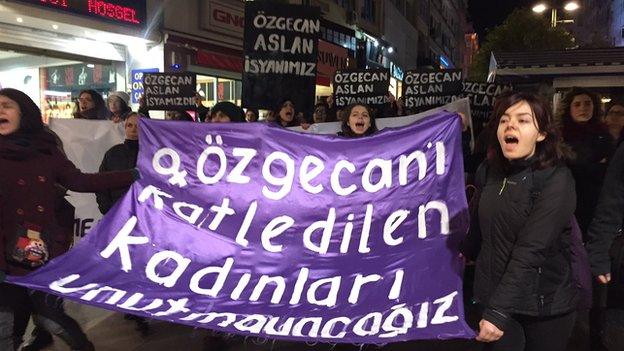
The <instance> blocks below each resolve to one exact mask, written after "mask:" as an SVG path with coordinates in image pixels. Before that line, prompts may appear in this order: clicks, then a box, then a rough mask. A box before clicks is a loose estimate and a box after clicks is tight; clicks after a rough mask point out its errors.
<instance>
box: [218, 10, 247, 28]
mask: <svg viewBox="0 0 624 351" xmlns="http://www.w3.org/2000/svg"><path fill="white" fill-rule="evenodd" d="M212 18H214V20H215V21H217V22H221V23H226V24H231V25H234V26H236V27H240V28H245V17H243V16H237V15H233V14H231V13H228V12H225V11H222V10H220V9H214V11H212Z"/></svg>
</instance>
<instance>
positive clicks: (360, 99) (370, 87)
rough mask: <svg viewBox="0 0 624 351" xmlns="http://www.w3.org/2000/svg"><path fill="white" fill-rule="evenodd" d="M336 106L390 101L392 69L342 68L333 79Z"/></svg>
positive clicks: (373, 104)
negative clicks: (389, 90)
mask: <svg viewBox="0 0 624 351" xmlns="http://www.w3.org/2000/svg"><path fill="white" fill-rule="evenodd" d="M333 83H334V84H333V85H334V101H335V102H336V106H339V107H344V106H348V105H351V104H356V103H357V104H364V105H369V106H381V105H384V104H386V103H388V101H389V100H388V88H389V87H390V71H389V70H387V69H366V70H341V71H336V73H335V74H334V79H333Z"/></svg>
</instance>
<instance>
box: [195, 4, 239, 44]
mask: <svg viewBox="0 0 624 351" xmlns="http://www.w3.org/2000/svg"><path fill="white" fill-rule="evenodd" d="M244 4H245V3H244V2H243V1H240V0H202V1H201V5H202V7H201V9H202V11H201V13H205V14H207V16H202V17H201V22H200V27H201V28H202V29H203V30H206V31H209V32H213V33H218V34H220V35H224V36H228V37H233V38H236V39H240V40H242V39H243V31H244V29H245V8H244Z"/></svg>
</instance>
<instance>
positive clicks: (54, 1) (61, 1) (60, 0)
mask: <svg viewBox="0 0 624 351" xmlns="http://www.w3.org/2000/svg"><path fill="white" fill-rule="evenodd" d="M41 2H42V3H45V4H50V5H56V6H61V7H67V0H41Z"/></svg>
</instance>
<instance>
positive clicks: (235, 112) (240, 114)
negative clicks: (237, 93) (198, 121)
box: [210, 101, 245, 122]
mask: <svg viewBox="0 0 624 351" xmlns="http://www.w3.org/2000/svg"><path fill="white" fill-rule="evenodd" d="M219 111H221V112H223V113H224V114H226V115H227V116H228V117H230V122H245V112H244V111H243V109H242V108H240V107H238V106H236V105H234V104H233V103H231V102H229V101H221V102H219V103H217V104H216V105H214V106H213V107H212V108H211V109H210V116H214V115H215V114H216V113H217V112H219Z"/></svg>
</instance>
